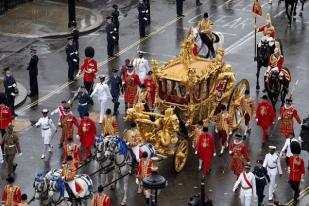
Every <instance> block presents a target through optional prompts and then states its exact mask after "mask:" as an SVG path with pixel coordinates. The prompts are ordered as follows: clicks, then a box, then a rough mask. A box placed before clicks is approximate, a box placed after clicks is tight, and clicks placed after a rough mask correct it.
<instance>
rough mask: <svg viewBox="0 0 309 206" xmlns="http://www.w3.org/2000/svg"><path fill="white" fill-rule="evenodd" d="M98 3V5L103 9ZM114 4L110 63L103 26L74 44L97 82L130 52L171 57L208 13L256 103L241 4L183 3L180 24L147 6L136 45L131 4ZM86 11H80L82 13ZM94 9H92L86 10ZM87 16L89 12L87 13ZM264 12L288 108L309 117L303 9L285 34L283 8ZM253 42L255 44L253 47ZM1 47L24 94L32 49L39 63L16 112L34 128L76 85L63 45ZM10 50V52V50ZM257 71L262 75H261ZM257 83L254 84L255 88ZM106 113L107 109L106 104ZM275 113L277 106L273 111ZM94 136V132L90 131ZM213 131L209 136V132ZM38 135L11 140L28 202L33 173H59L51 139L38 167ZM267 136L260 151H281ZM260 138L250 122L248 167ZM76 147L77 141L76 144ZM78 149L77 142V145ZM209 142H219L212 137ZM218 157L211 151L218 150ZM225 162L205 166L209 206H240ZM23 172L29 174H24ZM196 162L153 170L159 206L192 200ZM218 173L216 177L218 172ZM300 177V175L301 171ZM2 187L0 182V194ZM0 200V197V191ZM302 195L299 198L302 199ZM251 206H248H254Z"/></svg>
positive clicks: (132, 193) (136, 197)
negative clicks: (286, 79) (287, 79)
mask: <svg viewBox="0 0 309 206" xmlns="http://www.w3.org/2000/svg"><path fill="white" fill-rule="evenodd" d="M86 2H87V4H91V1H90V0H89V1H85V3H84V4H86ZM103 2H106V1H103ZM114 2H116V3H118V4H119V6H120V8H121V13H122V15H121V22H120V43H119V47H117V48H116V51H117V55H118V57H116V58H107V51H106V34H105V32H104V26H101V27H99V28H98V30H97V31H95V32H93V33H90V34H87V35H84V36H82V37H81V38H80V48H81V51H80V58H81V59H83V57H84V55H83V48H85V47H86V46H89V45H92V46H94V48H95V50H96V56H95V58H96V59H97V60H98V62H99V66H100V71H99V73H100V74H110V73H111V70H112V68H114V67H120V66H121V65H122V63H123V62H124V60H125V59H126V58H130V59H132V58H133V57H135V56H136V51H137V50H143V51H145V52H147V55H146V58H148V59H152V58H155V59H157V60H158V61H159V62H160V64H162V63H164V62H166V61H168V60H169V59H171V58H172V57H173V56H175V55H176V54H178V52H179V44H180V42H181V40H182V39H183V38H184V37H185V35H186V33H187V30H188V29H189V28H190V26H193V25H195V23H196V21H197V20H199V19H200V18H201V16H202V15H203V12H204V11H208V12H209V15H210V17H211V19H212V20H213V22H214V30H215V31H220V32H222V33H223V34H224V36H225V43H224V48H225V49H226V53H227V54H226V56H225V57H224V60H225V62H226V63H230V64H231V65H232V67H233V71H234V72H235V76H236V81H239V80H240V79H243V78H245V79H248V80H249V82H250V87H251V95H252V96H253V97H254V98H255V100H256V101H258V99H259V98H260V96H261V95H262V93H257V92H255V72H256V63H255V62H254V61H253V57H254V52H253V51H254V32H253V28H254V20H253V17H252V14H251V7H252V5H251V3H252V2H249V1H244V0H236V1H234V0H233V1H230V0H228V1H224V0H206V1H203V2H204V4H203V6H201V7H198V8H197V7H195V1H185V3H184V14H185V17H184V18H176V12H175V1H172V0H167V1H158V0H156V1H151V14H152V23H151V25H150V27H148V28H147V32H148V34H149V35H148V37H147V38H144V39H141V40H140V39H139V38H138V37H139V34H138V20H137V18H136V15H137V10H136V3H137V1H136V0H134V1H133V0H132V1H112V0H111V1H108V4H106V5H109V6H110V5H111V4H113V3H114ZM85 6H86V5H85ZM92 7H95V5H92ZM107 7H108V6H105V5H104V3H101V4H98V5H97V10H102V11H103V10H104V9H106V10H109V8H107ZM89 8H90V7H89ZM267 12H269V13H270V14H271V16H273V23H274V25H275V27H276V29H277V36H278V37H279V38H280V39H281V41H282V42H283V47H284V55H285V60H286V61H285V65H286V66H287V67H288V68H290V70H291V74H292V83H291V88H293V87H294V86H293V85H294V84H295V82H296V81H297V80H298V85H297V86H296V87H295V91H294V95H293V96H294V104H295V106H296V107H297V108H298V111H299V114H300V116H301V117H302V118H304V117H306V116H307V115H308V114H309V108H308V101H309V99H308V97H309V90H308V89H307V88H308V87H309V82H308V81H307V79H308V76H309V70H308V68H309V59H308V56H309V44H308V41H309V40H308V39H309V34H308V28H307V27H308V22H309V16H308V4H306V5H305V11H304V14H303V17H302V18H300V17H298V16H297V17H296V19H295V22H293V24H292V26H291V27H288V26H287V19H286V16H285V14H284V13H283V12H284V5H283V4H280V5H277V3H273V5H272V6H270V5H268V4H267V2H266V1H265V2H263V14H264V15H265V14H266V13H267ZM263 22H264V18H262V17H261V18H258V24H262V23H263ZM260 38H261V36H260V34H259V35H258V36H257V39H260ZM0 40H2V41H0V48H1V44H6V48H9V49H8V52H6V53H5V56H3V58H1V57H0V67H1V66H4V65H7V66H10V67H11V68H12V70H13V74H14V76H15V78H16V79H17V80H18V81H19V82H21V83H22V84H23V85H25V86H26V87H28V78H27V76H26V75H27V71H26V70H25V65H27V63H28V61H29V59H30V54H29V48H30V47H32V46H35V47H36V48H37V49H38V55H39V58H40V61H39V76H38V81H39V85H40V88H39V93H40V95H39V98H38V99H31V98H27V99H26V102H25V104H24V106H22V107H20V108H19V109H18V110H17V112H18V114H19V117H18V118H19V119H20V120H25V122H26V120H37V119H38V118H39V117H40V115H41V110H42V109H43V108H47V109H49V110H50V111H51V110H53V109H55V108H56V107H57V106H58V105H59V103H60V101H61V100H63V99H69V98H70V97H71V96H72V91H75V90H76V89H77V88H78V86H79V85H80V84H82V80H79V81H77V82H67V63H66V61H65V58H66V57H65V51H64V46H65V43H64V42H65V39H64V38H58V39H49V38H44V39H41V38H39V39H35V40H32V41H29V40H28V39H25V38H21V37H16V38H14V37H7V36H1V35H0ZM13 44H14V45H17V46H16V47H18V48H16V49H14V47H12V46H10V45H13ZM263 71H264V70H262V73H263ZM260 81H262V80H260ZM108 106H109V107H111V106H112V103H111V102H109V104H108ZM277 106H279V105H277ZM76 108H77V105H76V103H75V104H74V106H73V108H72V110H73V112H74V113H75V114H77V109H76ZM91 111H92V112H95V113H98V112H99V106H98V104H97V102H95V105H94V106H93V107H92V108H91ZM123 115H124V104H123V97H121V106H120V115H118V121H119V124H120V129H121V131H123V129H125V128H126V127H127V125H126V124H125V123H124V122H123V119H122V118H123ZM51 118H52V119H53V121H54V122H57V119H58V117H55V116H53V117H51ZM97 126H98V131H99V129H100V125H98V124H97ZM299 130H300V126H299V125H297V124H296V125H295V132H296V134H298V133H299ZM211 131H213V128H211ZM40 133H41V132H40V130H39V129H35V128H32V127H26V128H24V129H23V130H21V131H20V132H18V135H19V137H20V141H21V145H22V150H23V156H22V157H19V158H17V159H16V161H17V162H18V164H19V166H18V168H17V170H16V174H15V178H16V182H17V183H18V184H19V185H21V187H22V189H23V191H24V192H25V193H27V194H28V195H29V196H31V195H32V194H33V189H32V183H33V178H34V176H35V174H36V173H37V172H41V171H45V170H49V169H52V168H59V167H60V166H61V163H60V161H59V160H60V158H61V150H59V149H58V148H56V146H57V144H58V141H59V140H58V136H59V135H60V134H59V133H58V134H57V135H56V137H55V139H54V140H53V144H54V146H55V147H54V150H53V152H52V153H51V154H50V155H49V156H48V158H47V159H46V160H44V161H42V160H41V159H40V156H41V148H42V144H43V143H42V140H41V134H40ZM271 133H272V136H271V137H270V138H269V140H268V142H267V145H271V144H273V145H276V146H277V148H278V149H281V148H282V146H283V144H284V138H283V137H282V136H280V135H279V133H278V131H277V129H276V128H272V129H271ZM261 134H262V131H261V129H260V128H259V127H256V125H255V123H254V122H252V134H251V136H250V137H249V138H248V139H247V140H246V141H245V143H246V145H247V147H248V150H249V154H250V156H251V158H252V162H253V163H254V162H255V161H256V160H257V159H261V158H263V157H264V155H265V154H266V153H267V148H266V147H265V148H261ZM76 141H77V140H76ZM77 142H78V141H77ZM216 142H219V139H218V138H217V137H216ZM218 149H219V147H218ZM301 156H302V157H303V158H304V159H305V160H306V161H305V162H306V167H307V160H308V159H309V155H308V153H307V152H302V154H301ZM229 160H230V158H229V156H228V155H227V154H225V155H223V157H221V158H219V157H215V158H214V160H213V163H212V173H211V174H210V175H208V176H207V177H206V194H207V196H208V197H209V198H210V199H212V200H213V202H214V205H216V206H238V205H240V202H239V198H238V194H237V193H235V194H234V193H233V192H232V187H233V184H234V182H235V177H234V175H233V174H232V172H230V171H229V169H228V163H229ZM281 163H282V165H283V170H284V174H283V176H282V177H281V178H278V179H277V184H278V187H277V191H276V195H277V199H278V200H280V202H281V203H282V204H285V203H288V202H289V201H290V199H291V198H292V193H291V189H290V186H289V184H288V175H287V172H286V165H285V162H284V160H281ZM30 165H31V166H30ZM197 165H198V161H197V158H196V156H195V155H194V154H193V151H190V155H189V158H188V162H187V165H186V166H185V168H184V170H183V171H182V172H181V173H179V174H175V173H174V172H173V169H172V158H168V159H167V160H164V161H162V162H160V163H159V173H160V174H161V175H163V176H164V177H165V178H166V179H167V180H168V186H167V187H166V188H165V189H164V190H163V191H162V192H161V193H160V196H159V205H160V206H182V205H187V202H188V200H189V198H190V197H191V196H192V195H193V194H197V193H199V182H200V178H201V173H199V172H197ZM97 168H98V164H97V163H96V162H92V163H90V164H89V165H88V166H87V167H85V168H83V169H82V170H81V171H80V172H81V173H91V172H93V171H95V170H97ZM223 171H224V172H223ZM306 172H308V170H306ZM0 176H1V178H5V176H6V165H5V164H4V165H3V166H2V168H1V169H0ZM101 180H102V179H101V177H99V176H95V177H93V182H94V184H95V187H96V186H97V185H98V184H102V182H101ZM3 184H4V182H2V181H1V183H0V185H1V188H2V186H3ZM308 186H309V178H308V175H307V174H306V177H305V181H304V182H302V184H301V190H304V189H305V188H307V187H308ZM136 189H137V186H136V184H135V177H134V176H131V177H130V178H129V191H128V206H131V205H132V206H142V205H144V197H143V195H141V194H136ZM0 192H1V189H0ZM106 192H107V194H109V195H110V196H111V197H112V205H119V204H120V201H121V199H122V190H121V189H120V187H119V185H117V189H116V190H115V191H110V190H107V191H106ZM304 194H305V193H304ZM265 195H266V198H265V201H264V203H265V204H266V202H267V197H268V186H266V188H265ZM300 201H301V202H300V203H299V204H298V205H300V206H303V205H307V204H308V195H307V194H306V195H305V196H304V197H302V199H301V200H300ZM31 205H35V206H36V205H40V203H39V202H33V203H32V204H31ZM253 205H256V202H254V204H253Z"/></svg>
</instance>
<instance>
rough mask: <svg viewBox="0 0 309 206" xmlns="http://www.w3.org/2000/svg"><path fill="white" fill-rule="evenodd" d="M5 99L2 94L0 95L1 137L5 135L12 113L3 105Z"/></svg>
mask: <svg viewBox="0 0 309 206" xmlns="http://www.w3.org/2000/svg"><path fill="white" fill-rule="evenodd" d="M5 102H6V99H5V95H4V94H3V93H1V94H0V131H1V135H2V137H3V135H4V134H5V130H6V128H7V127H8V126H9V124H11V122H12V112H11V110H10V108H9V107H8V106H6V105H5Z"/></svg>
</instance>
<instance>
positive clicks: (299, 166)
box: [288, 155, 305, 182]
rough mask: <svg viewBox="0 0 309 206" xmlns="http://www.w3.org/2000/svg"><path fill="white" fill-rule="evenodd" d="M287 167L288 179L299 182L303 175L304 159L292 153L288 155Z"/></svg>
mask: <svg viewBox="0 0 309 206" xmlns="http://www.w3.org/2000/svg"><path fill="white" fill-rule="evenodd" d="M288 168H289V169H290V175H289V180H292V181H295V182H299V181H300V180H301V178H302V176H304V175H305V163H304V160H303V158H301V157H300V156H298V155H293V156H291V157H289V165H288Z"/></svg>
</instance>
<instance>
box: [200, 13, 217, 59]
mask: <svg viewBox="0 0 309 206" xmlns="http://www.w3.org/2000/svg"><path fill="white" fill-rule="evenodd" d="M212 25H213V23H212V21H211V20H210V19H209V18H208V13H207V12H205V13H204V18H203V19H202V20H201V21H199V22H198V24H197V27H198V29H199V31H200V36H201V39H202V41H203V43H204V44H206V45H207V47H208V49H209V51H210V52H208V54H207V55H206V58H208V57H209V55H210V54H211V55H212V57H213V58H215V57H216V54H215V49H214V46H213V38H212Z"/></svg>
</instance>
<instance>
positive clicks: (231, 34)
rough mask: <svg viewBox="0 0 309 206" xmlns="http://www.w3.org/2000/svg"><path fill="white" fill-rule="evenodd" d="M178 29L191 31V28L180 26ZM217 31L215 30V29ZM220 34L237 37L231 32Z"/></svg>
mask: <svg viewBox="0 0 309 206" xmlns="http://www.w3.org/2000/svg"><path fill="white" fill-rule="evenodd" d="M176 28H177V29H183V30H190V27H185V26H184V27H180V26H177V27H176ZM214 28H216V25H214ZM214 30H215V29H214ZM220 33H222V34H224V35H229V36H237V34H235V33H230V32H222V31H220Z"/></svg>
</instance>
